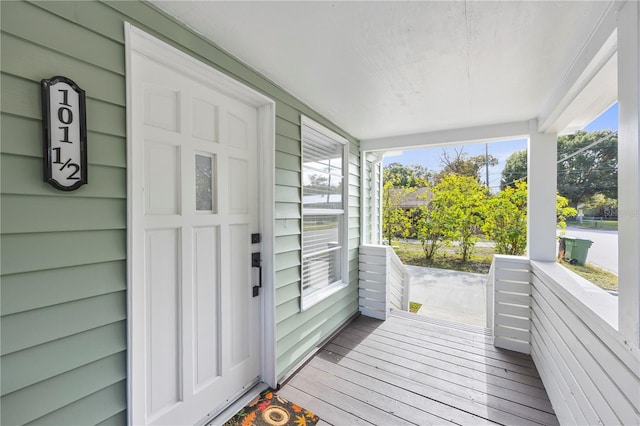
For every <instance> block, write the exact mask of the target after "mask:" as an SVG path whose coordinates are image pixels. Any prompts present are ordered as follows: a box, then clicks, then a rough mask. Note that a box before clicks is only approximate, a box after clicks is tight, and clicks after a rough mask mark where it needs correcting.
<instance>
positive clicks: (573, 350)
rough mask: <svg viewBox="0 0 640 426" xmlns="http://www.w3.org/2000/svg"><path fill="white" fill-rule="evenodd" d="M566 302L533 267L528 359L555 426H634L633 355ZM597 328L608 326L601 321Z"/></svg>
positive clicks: (637, 377) (639, 394)
mask: <svg viewBox="0 0 640 426" xmlns="http://www.w3.org/2000/svg"><path fill="white" fill-rule="evenodd" d="M568 298H571V295H569V294H564V292H563V291H562V289H561V288H560V287H559V285H558V284H556V283H553V282H549V281H548V279H547V278H546V277H545V276H544V275H538V274H536V270H535V268H534V273H533V278H532V300H533V303H532V326H531V328H532V329H531V336H532V337H531V339H532V342H531V355H532V357H533V359H534V361H535V363H536V366H537V368H538V370H539V372H540V376H541V377H542V379H543V382H544V384H545V387H546V389H547V392H548V394H549V397H550V399H551V401H552V403H553V404H554V409H555V411H556V414H557V416H558V419H559V420H560V423H561V424H565V423H566V424H638V421H639V420H640V361H639V360H638V357H637V353H636V354H635V355H634V354H633V353H631V352H627V351H626V350H625V349H622V348H623V346H624V344H623V343H622V342H623V339H622V337H619V338H614V339H613V340H616V341H615V342H614V341H612V339H611V338H610V337H609V336H608V335H605V333H603V332H602V330H599V329H598V327H600V325H596V324H592V323H593V322H594V321H597V319H595V318H593V317H591V316H585V315H584V314H583V313H581V312H579V311H577V310H576V308H575V306H577V304H578V303H580V302H576V305H574V304H573V303H571V301H570V300H568ZM585 309H586V308H585ZM601 326H602V327H603V328H604V327H610V326H609V325H608V324H604V321H602V324H601ZM610 333H611V334H612V335H616V334H617V332H616V331H615V330H613V329H611V330H610ZM618 340H619V342H618Z"/></svg>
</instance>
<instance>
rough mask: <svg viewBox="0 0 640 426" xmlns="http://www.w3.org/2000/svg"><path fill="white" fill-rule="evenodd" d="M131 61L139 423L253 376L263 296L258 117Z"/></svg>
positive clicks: (198, 415)
mask: <svg viewBox="0 0 640 426" xmlns="http://www.w3.org/2000/svg"><path fill="white" fill-rule="evenodd" d="M132 65H133V69H134V70H135V73H134V77H133V79H132V80H133V81H132V83H133V84H132V86H133V87H132V96H133V108H134V114H133V116H134V117H138V118H139V119H138V120H136V121H135V122H134V123H133V124H132V126H133V129H134V131H133V134H134V140H133V141H132V143H133V144H134V146H133V153H134V159H139V161H134V165H133V170H132V174H133V178H132V196H131V199H132V202H133V203H140V208H136V207H135V206H134V208H133V211H134V217H133V223H134V227H133V230H132V233H133V237H132V238H133V240H134V244H133V247H136V244H135V241H140V244H139V245H137V247H138V248H139V250H140V253H138V252H136V253H134V255H133V257H134V258H135V259H138V260H137V261H135V260H134V261H133V273H132V277H133V283H132V285H133V286H139V285H144V296H143V297H140V298H138V303H134V305H133V307H132V317H133V320H134V321H135V322H138V323H140V322H142V323H144V327H143V329H144V336H140V335H134V336H133V339H138V338H141V337H142V338H143V339H144V341H145V342H146V343H145V345H144V356H143V358H142V359H143V363H144V368H143V369H144V371H140V370H141V369H140V368H138V369H137V370H134V371H133V375H134V376H135V377H136V378H142V380H136V381H135V383H143V384H142V385H139V386H143V387H144V390H143V391H144V395H145V401H146V407H145V409H144V412H145V423H150V424H193V423H195V422H197V421H199V420H201V419H202V418H204V417H205V416H207V415H209V414H211V413H212V412H214V411H216V410H217V409H219V408H222V407H224V405H225V404H227V403H228V402H230V401H232V400H233V398H235V397H236V396H238V395H239V394H240V393H241V392H242V391H243V389H246V388H247V387H248V386H251V385H252V384H253V383H255V382H257V380H258V378H259V375H260V354H261V348H260V345H259V344H260V334H259V315H260V305H259V298H254V297H252V291H251V288H252V286H253V283H252V282H251V281H252V270H251V252H252V245H251V234H252V233H256V232H259V229H258V210H259V209H258V207H259V206H258V194H257V190H256V188H257V186H258V181H257V169H258V162H257V149H258V147H257V142H256V139H257V120H258V116H257V111H256V109H255V108H253V107H250V106H247V105H245V104H243V103H242V102H240V101H237V100H235V99H233V98H231V97H229V96H227V95H225V94H222V93H220V92H218V91H216V90H214V89H212V88H211V87H208V86H207V85H206V83H202V82H199V81H195V80H192V79H190V78H188V77H186V76H184V75H182V74H180V73H178V72H177V71H174V70H172V69H170V68H168V67H166V66H164V65H160V64H158V63H156V62H154V61H152V60H149V59H147V58H145V57H142V56H139V55H137V54H134V55H133V58H132ZM136 212H137V213H136ZM256 250H257V249H256ZM255 279H256V280H257V278H255ZM134 329H135V327H134ZM136 342H137V340H134V344H133V347H134V348H140V346H139V345H138V344H137V343H136ZM137 350H139V349H137ZM135 391H136V390H135V389H134V392H135Z"/></svg>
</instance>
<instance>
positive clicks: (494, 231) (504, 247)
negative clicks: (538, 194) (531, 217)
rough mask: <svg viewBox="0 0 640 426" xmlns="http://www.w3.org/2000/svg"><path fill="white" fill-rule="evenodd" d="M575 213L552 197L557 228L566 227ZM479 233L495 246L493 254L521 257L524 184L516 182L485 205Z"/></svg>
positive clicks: (524, 246) (524, 223) (524, 233)
mask: <svg viewBox="0 0 640 426" xmlns="http://www.w3.org/2000/svg"><path fill="white" fill-rule="evenodd" d="M576 213H577V211H576V209H574V208H573V207H569V201H568V200H567V198H565V197H562V196H560V195H557V196H556V216H557V221H558V226H559V227H561V228H564V227H566V218H567V217H568V216H574V215H576ZM482 230H483V231H484V232H485V235H486V236H487V237H488V238H489V239H491V240H492V241H494V242H495V243H496V246H495V250H496V253H501V254H511V255H516V256H519V255H523V254H524V252H525V251H526V249H527V183H526V182H525V181H524V180H522V179H521V180H516V181H515V182H514V183H513V185H512V186H507V187H506V188H505V189H504V190H502V191H500V192H499V193H498V194H496V195H495V196H493V197H492V198H491V199H490V200H489V201H488V203H487V212H486V218H485V221H484V224H483V226H482Z"/></svg>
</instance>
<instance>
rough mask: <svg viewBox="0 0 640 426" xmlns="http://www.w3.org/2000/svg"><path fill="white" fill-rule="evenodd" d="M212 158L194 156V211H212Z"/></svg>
mask: <svg viewBox="0 0 640 426" xmlns="http://www.w3.org/2000/svg"><path fill="white" fill-rule="evenodd" d="M213 168H214V158H213V157H208V156H205V155H196V210H199V211H213V210H214V194H213V191H214V185H213Z"/></svg>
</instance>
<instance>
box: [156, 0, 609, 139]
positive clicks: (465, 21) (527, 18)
mask: <svg viewBox="0 0 640 426" xmlns="http://www.w3.org/2000/svg"><path fill="white" fill-rule="evenodd" d="M151 1H152V3H153V4H155V5H156V6H157V7H159V8H160V9H162V10H164V11H165V12H167V13H169V14H170V15H173V16H175V17H176V18H177V19H178V20H180V21H182V22H184V23H185V24H187V25H188V26H190V27H191V28H193V29H194V30H195V31H197V32H199V33H200V34H202V35H203V36H204V37H206V38H208V39H210V40H212V41H213V42H215V43H216V44H217V45H219V46H220V47H222V48H223V49H225V50H227V51H228V52H230V53H231V54H233V55H235V56H236V57H237V58H239V59H240V60H242V61H243V62H245V63H246V64H248V65H249V66H250V67H252V68H254V69H255V70H257V71H258V72H260V73H262V74H264V75H265V76H267V77H268V78H269V79H271V80H272V81H273V82H275V83H276V84H278V85H280V86H281V87H283V88H284V89H285V90H287V91H289V92H290V93H292V94H293V95H294V96H296V97H297V98H299V99H301V100H302V101H304V102H305V103H306V104H307V105H309V106H310V107H312V108H313V109H315V110H316V111H318V112H319V113H321V114H322V115H324V116H325V117H327V118H328V119H330V120H332V121H333V122H335V123H336V124H337V125H339V126H340V127H342V128H343V129H344V130H346V131H347V132H349V133H351V134H352V135H353V136H355V137H357V138H360V139H374V138H384V137H389V136H398V135H407V134H415V133H423V132H434V131H441V130H447V129H456V128H468V127H475V126H487V125H493V124H499V123H511V122H520V121H526V120H529V119H532V118H536V117H538V116H539V115H540V114H541V111H543V110H544V109H545V108H547V109H548V107H549V106H548V104H549V101H550V100H551V99H553V98H554V94H556V93H557V91H558V88H559V87H561V86H562V84H563V77H565V76H566V75H567V73H568V72H569V70H570V68H571V66H572V64H574V63H575V60H576V58H577V56H578V54H579V53H580V51H581V49H582V48H583V46H584V45H585V42H586V40H588V38H589V36H590V34H591V33H592V32H593V30H594V28H595V27H596V25H597V24H598V22H599V21H600V19H601V18H602V16H603V15H604V14H605V12H606V11H607V9H608V7H609V3H610V2H609V1H592V2H556V1H552V2H542V1H531V2H529V1H526V2H516V1H507V2H476V1H444V2H395V1H394V2H329V1H327V2H306V1H304V2H302V1H300V2H270V1H267V2H262V1H260V2H218V1H211V2H208V1H207V2H205V1H158V0H151ZM611 78H615V72H614V73H613V74H611V73H610V75H609V77H608V80H609V81H610V80H611ZM608 86H611V84H609V85H608ZM613 86H614V87H615V84H613ZM600 97H601V98H602V96H601V95H600ZM605 98H606V99H605V100H601V101H600V102H601V103H603V104H606V103H609V104H610V103H611V101H612V99H611V95H609V96H608V97H606V96H605ZM613 100H615V98H614V99H613ZM584 103H585V104H586V105H585V106H590V108H591V111H590V112H588V114H590V115H591V116H590V117H584V119H583V121H584V120H586V119H590V118H594V117H595V115H597V113H599V112H601V111H602V109H603V108H604V107H606V106H608V105H603V106H602V107H600V106H597V107H596V108H594V106H593V99H587V100H584ZM578 109H580V108H578ZM594 109H595V112H594ZM580 113H581V112H580V111H578V112H577V114H580ZM582 114H585V113H582ZM574 121H575V120H574ZM577 121H578V122H579V121H580V120H577Z"/></svg>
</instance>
